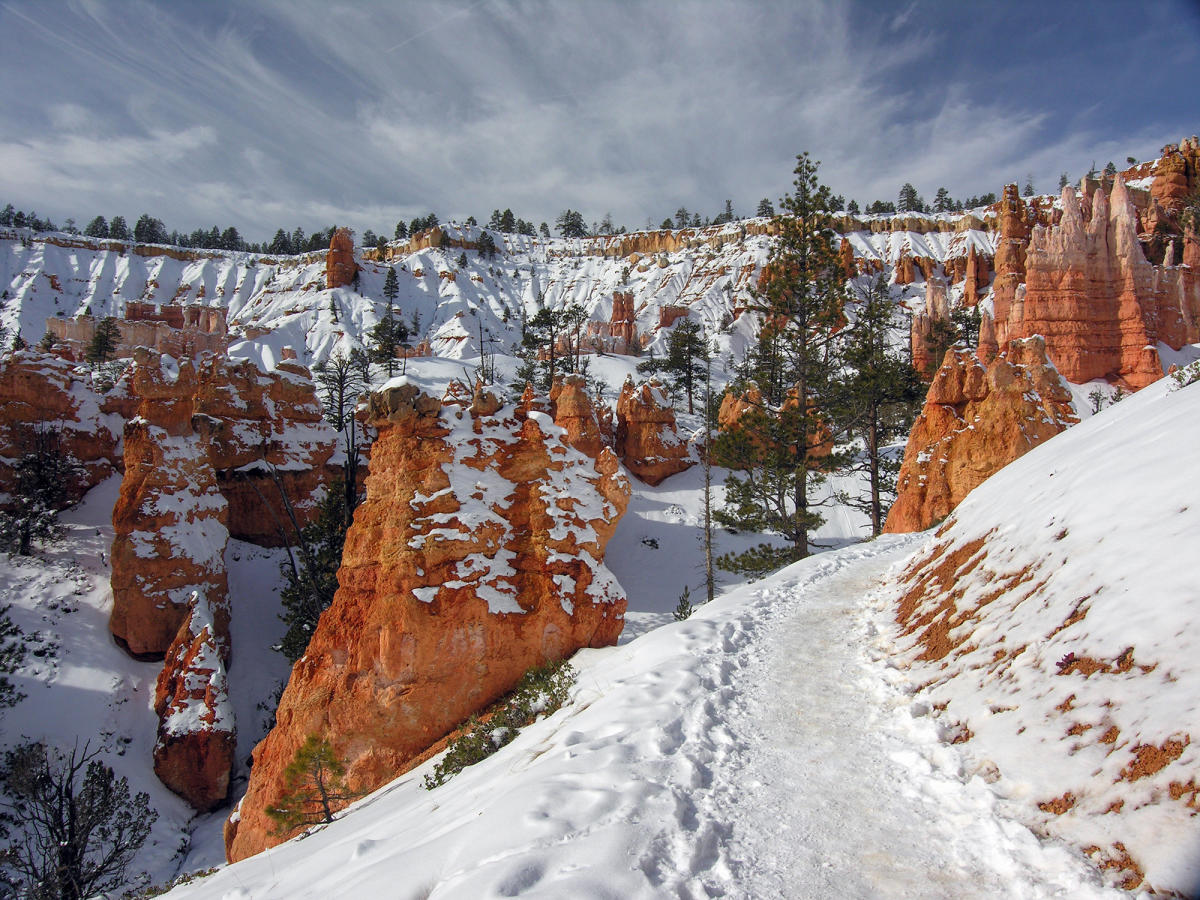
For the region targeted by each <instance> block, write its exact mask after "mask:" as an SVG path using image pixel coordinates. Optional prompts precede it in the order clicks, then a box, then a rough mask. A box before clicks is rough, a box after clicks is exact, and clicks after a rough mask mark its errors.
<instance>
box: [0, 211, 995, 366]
mask: <svg viewBox="0 0 1200 900" xmlns="http://www.w3.org/2000/svg"><path fill="white" fill-rule="evenodd" d="M750 221H751V222H752V223H753V222H754V221H755V220H750ZM758 224H759V225H764V224H765V220H764V221H762V222H758ZM442 228H443V230H444V231H445V232H446V234H447V236H448V237H449V238H450V240H451V241H462V242H470V243H474V242H476V241H478V239H479V237H480V234H481V232H482V229H480V228H478V227H471V226H465V225H457V224H454V223H450V224H447V225H444V226H442ZM493 237H494V239H495V241H496V243H497V245H498V246H500V247H501V248H502V252H501V253H500V254H499V255H497V256H496V257H495V258H493V259H490V260H489V259H485V258H481V257H480V255H479V254H478V253H477V252H475V251H473V250H472V251H466V252H465V256H466V265H465V267H460V266H459V257H460V256H461V255H463V253H464V251H462V250H460V249H459V248H457V247H453V246H448V247H445V248H437V249H433V248H426V249H422V250H418V251H417V252H415V253H411V254H408V255H406V256H402V257H398V258H396V259H393V260H392V261H391V262H389V263H383V262H375V261H372V260H368V259H365V258H361V257H360V259H359V264H360V266H361V272H360V277H359V282H358V286H357V289H352V288H349V287H347V288H338V289H335V290H327V289H326V288H325V254H324V253H320V252H319V253H309V254H303V255H300V256H295V257H269V256H259V255H254V254H246V253H224V252H220V251H208V250H184V249H179V248H170V247H154V246H143V247H138V248H134V247H133V246H132V245H125V244H121V243H119V242H114V241H90V240H88V239H84V238H78V237H73V236H70V235H64V234H46V235H33V234H30V233H29V232H26V231H20V232H18V231H15V230H12V229H7V230H0V287H2V288H3V290H4V292H5V293H6V295H7V296H6V299H5V301H4V304H3V310H2V311H0V324H2V325H4V326H5V327H7V328H9V329H10V331H15V330H17V329H18V328H19V330H20V332H21V335H22V337H23V338H24V339H25V340H26V341H28V342H29V343H35V342H37V341H38V340H39V339H40V338H41V336H42V334H43V333H44V332H45V330H46V324H45V323H46V319H47V318H51V317H54V316H63V317H72V316H76V315H81V314H84V313H89V312H90V313H91V314H92V315H94V316H97V317H101V316H106V315H113V316H117V317H121V316H123V315H124V312H125V309H126V306H127V304H129V303H131V302H135V301H136V302H146V303H157V304H168V303H200V304H204V305H209V306H221V307H224V308H225V309H226V310H227V311H228V322H229V327H230V331H231V334H232V336H233V340H234V344H233V347H232V348H231V352H232V354H233V355H235V356H245V357H249V358H253V359H256V360H258V361H259V362H260V363H262V364H263V365H264V366H266V367H272V366H273V365H274V364H275V363H276V362H277V361H279V360H280V359H282V358H283V350H284V348H285V347H287V348H290V349H292V350H294V351H295V352H296V353H297V354H298V355H299V357H300V359H301V361H302V362H304V363H306V364H311V363H315V362H320V361H322V360H324V359H326V358H327V357H328V356H329V354H330V353H332V352H334V350H335V349H337V348H338V347H342V348H345V349H349V348H351V347H355V346H361V345H362V344H363V343H364V341H365V339H366V336H367V334H368V333H369V331H370V329H371V328H372V327H373V326H374V325H375V324H376V323H377V322H378V321H379V319H380V317H381V316H382V315H383V314H384V310H385V305H386V301H385V298H384V296H383V283H384V278H385V277H386V273H387V269H388V268H389V267H391V268H394V269H395V270H396V273H397V275H398V276H399V285H400V294H399V296H398V298H397V300H396V308H397V310H398V311H399V315H401V316H402V317H403V318H404V319H405V321H407V322H409V323H412V322H413V321H415V322H416V323H417V326H418V327H417V329H416V332H415V334H416V338H415V339H427V340H428V341H429V342H430V345H431V347H432V349H433V352H434V354H435V355H437V356H439V357H443V358H451V359H460V358H466V357H477V356H478V355H479V348H480V341H481V339H482V340H483V341H484V342H486V343H488V345H489V347H491V348H492V349H497V350H500V351H501V352H503V351H507V350H509V349H511V348H512V346H513V345H514V344H515V343H516V342H518V341H519V340H520V336H521V331H520V323H521V320H522V316H523V315H533V314H534V313H535V312H536V311H537V310H538V308H539V303H540V304H541V305H544V306H548V307H551V308H558V307H561V306H563V305H566V304H567V303H577V304H580V305H581V306H583V307H584V309H586V310H587V311H588V313H589V315H590V319H591V321H592V322H593V323H596V324H597V325H599V324H604V323H608V322H609V321H610V319H611V316H612V309H613V293H614V292H615V291H620V292H622V293H630V294H632V295H633V303H634V310H635V312H636V318H637V328H638V332H639V334H641V335H649V336H650V338H651V342H650V344H649V346H648V347H647V349H646V352H647V353H649V352H657V353H659V354H661V353H662V351H663V349H664V346H665V343H664V341H665V332H660V329H659V323H660V314H661V313H662V312H663V310H666V309H668V308H678V307H687V308H688V309H689V310H690V316H691V317H692V318H693V319H695V320H697V321H699V322H701V323H702V324H704V325H705V327H706V328H707V329H708V330H709V332H710V333H713V334H716V335H717V341H718V344H719V347H720V355H721V356H723V357H728V356H729V355H730V354H732V355H733V356H734V357H740V356H741V354H742V352H743V350H744V348H745V346H746V345H747V343H748V342H749V341H750V340H751V338H752V336H753V334H754V322H753V321H752V320H751V318H750V317H749V316H747V315H738V316H736V317H735V315H734V313H735V312H740V310H741V308H742V307H744V306H745V303H746V300H747V299H748V297H749V291H750V289H751V288H752V287H753V286H754V284H755V283H756V282H757V279H758V274H759V272H760V270H761V267H762V265H763V263H764V262H765V261H766V259H767V256H768V254H769V251H770V240H771V239H770V238H769V237H767V236H764V235H756V234H741V232H739V230H738V227H737V226H733V225H731V226H725V227H724V229H722V228H721V227H716V228H712V229H706V230H704V232H703V233H702V234H700V235H698V236H697V237H696V238H694V239H692V240H690V241H689V242H687V245H686V246H683V247H682V248H681V249H678V250H674V251H672V252H665V251H664V252H660V253H655V254H652V255H649V256H644V257H643V258H642V259H640V260H639V261H635V262H633V263H631V261H630V260H629V259H627V258H623V257H620V258H619V257H615V256H612V255H608V256H605V255H604V253H605V252H611V248H610V249H609V250H608V251H606V247H605V246H604V242H603V240H602V239H594V240H589V241H567V240H560V239H551V240H543V239H540V238H529V237H523V236H519V235H504V234H500V233H496V232H493ZM846 240H849V241H850V242H851V244H852V245H853V247H854V251H855V254H856V255H857V256H859V257H860V258H863V259H865V260H867V261H869V262H870V263H873V264H878V265H880V266H882V267H883V268H884V270H885V271H886V272H888V273H889V277H891V274H890V273H891V272H892V270H894V268H895V266H896V264H897V262H898V260H899V259H900V257H901V256H902V255H904V254H907V255H910V256H927V257H930V258H933V259H936V260H939V261H940V260H945V259H948V258H952V257H958V256H965V255H966V253H967V251H968V249H969V248H970V247H971V246H974V247H976V248H977V249H979V250H982V251H984V252H986V253H989V254H990V253H992V252H994V247H993V236H992V234H990V233H988V232H984V231H965V232H961V233H941V232H933V233H930V234H919V233H917V232H907V231H897V232H880V233H872V232H869V231H862V232H855V233H853V234H850V235H847V236H846ZM142 254H148V255H142ZM961 289H962V288H961V285H957V286H955V287H954V288H952V290H951V295H952V299H953V297H954V295H955V291H956V290H957V291H958V292H961ZM897 295H898V296H900V297H902V298H903V299H904V301H905V303H906V305H908V306H909V307H910V308H916V307H917V306H918V305H920V304H921V303H922V301H923V297H924V283H923V282H917V283H915V284H911V285H907V286H904V287H903V288H902V289H901V288H898V289H897ZM539 298H540V299H539Z"/></svg>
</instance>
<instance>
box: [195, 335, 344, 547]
mask: <svg viewBox="0 0 1200 900" xmlns="http://www.w3.org/2000/svg"><path fill="white" fill-rule="evenodd" d="M193 411H194V415H195V416H197V417H203V418H204V419H205V420H207V421H205V422H204V424H203V427H204V429H205V431H206V434H207V437H208V451H209V460H210V462H211V463H212V466H213V469H214V470H215V472H216V479H217V486H218V488H219V490H220V491H221V494H222V496H224V497H225V499H226V501H227V502H228V503H229V533H230V535H231V536H232V537H235V538H237V539H238V540H243V541H249V542H251V543H254V544H258V545H260V546H264V547H279V546H283V543H284V533H285V532H283V531H281V529H282V528H284V527H285V526H284V523H286V522H287V521H288V519H287V515H286V512H285V510H284V508H283V501H282V500H281V498H280V494H279V487H278V486H277V485H276V483H275V480H274V477H273V476H272V474H271V469H272V468H273V469H274V470H275V472H276V474H277V475H278V478H279V482H280V484H281V485H282V487H283V489H284V490H285V491H286V492H287V495H288V497H289V498H291V501H292V506H293V509H294V511H295V512H296V514H297V517H298V518H299V520H300V522H301V523H302V524H303V523H307V522H308V521H309V520H310V519H311V518H312V516H313V514H314V513H315V511H316V503H317V498H318V497H319V495H320V492H321V487H322V485H323V484H324V483H325V482H326V481H327V480H328V478H327V466H328V465H329V461H330V459H331V457H332V456H333V454H334V452H335V451H336V450H337V436H336V434H335V433H334V432H333V429H332V428H331V427H330V426H329V425H328V423H326V422H325V420H324V419H323V418H322V417H321V407H320V405H319V404H318V402H317V396H316V391H315V389H314V386H313V382H312V379H311V378H310V377H309V374H308V370H307V369H306V368H304V367H303V366H301V365H299V364H298V363H294V362H282V363H279V364H278V365H277V366H276V368H275V370H274V371H272V372H270V373H269V374H264V373H263V372H260V371H259V369H258V367H257V366H255V365H254V364H253V363H251V362H249V361H241V362H235V361H232V360H229V359H227V358H224V357H208V358H205V359H204V361H203V362H202V363H201V365H200V372H199V383H198V385H197V390H196V394H195V397H194V401H193ZM197 424H198V425H199V424H200V423H199V422H197Z"/></svg>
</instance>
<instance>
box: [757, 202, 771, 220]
mask: <svg viewBox="0 0 1200 900" xmlns="http://www.w3.org/2000/svg"><path fill="white" fill-rule="evenodd" d="M755 215H757V216H759V217H760V218H761V217H764V216H765V217H769V218H773V217H774V216H775V206H774V205H773V204H772V203H771V201H770V200H768V199H767V198H766V197H763V198H762V199H761V200H759V201H758V210H757V211H756V212H755Z"/></svg>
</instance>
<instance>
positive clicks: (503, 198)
mask: <svg viewBox="0 0 1200 900" xmlns="http://www.w3.org/2000/svg"><path fill="white" fill-rule="evenodd" d="M0 71H2V73H3V77H2V81H0V204H2V203H5V202H11V203H13V204H14V205H15V206H17V207H18V208H22V209H25V210H26V211H29V210H30V209H35V210H36V211H37V212H38V213H40V214H41V215H43V216H46V215H49V216H50V217H51V218H53V219H54V220H55V221H56V222H57V223H59V224H61V223H62V221H63V220H64V219H66V218H67V217H68V216H73V217H74V218H75V219H76V220H78V221H79V222H80V223H81V224H82V223H83V222H86V221H87V220H88V219H90V218H91V217H92V216H94V215H97V214H101V215H104V216H106V217H111V216H113V215H116V214H120V215H124V216H125V217H126V219H128V220H129V221H130V222H132V221H133V220H134V219H136V217H137V216H138V215H140V214H141V213H143V212H149V213H151V214H153V215H155V216H157V217H159V218H161V219H163V221H164V222H165V223H166V225H167V227H168V228H178V229H181V230H187V231H190V230H191V229H193V228H196V227H209V226H211V225H214V224H216V225H219V226H221V227H222V228H223V227H225V226H226V225H230V224H233V225H236V226H237V227H238V228H239V229H240V230H241V231H242V233H243V236H245V237H246V238H248V239H250V240H261V239H269V238H270V236H271V235H272V234H273V233H274V231H275V229H276V228H277V227H280V226H285V227H287V228H289V229H290V228H292V227H295V226H296V225H300V226H302V227H304V228H305V229H306V230H310V231H311V230H313V229H315V228H318V227H323V226H325V225H328V224H331V223H334V222H336V223H338V224H348V225H350V226H351V227H354V228H355V229H357V230H359V231H360V232H361V231H362V230H363V229H366V228H370V229H374V230H376V231H382V230H384V229H386V230H387V231H388V232H390V230H391V228H392V227H393V226H394V224H395V222H396V220H397V219H404V220H406V221H407V220H408V219H410V218H412V217H413V216H416V215H422V214H424V213H426V212H428V211H436V212H437V213H438V215H439V216H440V217H441V218H443V219H447V218H451V217H458V218H465V217H466V216H467V215H471V214H473V215H475V216H476V217H478V218H479V219H481V220H483V219H486V218H487V217H488V216H489V215H490V213H491V210H492V209H494V208H500V209H503V208H505V207H511V208H512V210H513V211H514V212H515V213H516V214H517V215H518V216H521V217H524V218H527V219H530V220H532V221H534V222H541V221H543V220H547V221H550V222H553V219H554V217H555V216H556V215H557V214H558V213H559V212H561V211H562V210H563V209H565V208H568V207H570V208H572V209H578V210H580V211H582V212H583V214H584V216H585V218H586V219H587V220H588V221H595V220H599V219H600V218H601V217H602V216H603V215H604V214H605V213H606V212H611V213H612V215H613V218H614V220H615V221H616V222H617V223H618V224H625V225H627V226H629V227H631V228H636V227H644V226H645V225H646V224H647V222H653V223H658V222H659V221H661V220H662V219H663V218H664V217H665V216H668V215H670V214H671V213H673V212H674V210H675V209H676V208H678V207H679V206H681V205H682V206H686V207H687V208H688V209H690V210H694V211H699V212H700V213H701V214H702V215H714V214H716V213H717V212H719V211H720V210H721V209H722V208H723V205H724V201H725V200H726V199H727V198H728V199H730V200H732V201H733V205H734V210H735V212H738V213H741V214H749V213H751V212H752V211H753V208H754V206H755V205H756V204H757V201H758V200H759V199H760V198H762V197H770V198H771V199H776V198H778V197H779V196H780V194H781V193H783V192H784V191H785V190H787V188H788V186H789V185H790V180H791V169H792V165H793V162H794V158H795V156H796V154H797V153H799V152H801V151H804V150H807V151H809V152H810V153H811V154H812V155H813V156H814V157H815V158H816V159H819V160H821V162H822V166H821V177H822V179H823V180H824V181H826V182H827V183H828V184H830V185H831V186H832V187H833V189H834V190H835V192H838V193H842V194H844V195H846V196H847V197H848V198H855V199H858V200H859V201H860V202H866V201H870V200H872V199H875V198H883V199H893V200H894V199H895V197H896V193H897V191H898V189H899V187H900V185H901V184H902V183H904V182H906V181H911V182H912V183H913V184H915V185H916V187H917V188H918V190H919V191H920V192H921V193H922V194H924V195H925V196H926V198H927V199H931V198H932V195H933V193H934V191H936V189H937V188H938V187H939V186H942V185H944V186H946V187H947V188H949V189H950V192H951V194H952V195H954V196H956V197H957V196H964V197H965V196H968V195H971V194H979V193H983V192H986V191H999V189H1000V187H1001V185H1003V184H1004V183H1005V182H1006V181H1013V180H1018V179H1019V180H1020V181H1022V182H1024V180H1025V178H1026V176H1027V175H1028V174H1032V175H1033V177H1034V181H1035V184H1036V185H1037V186H1038V187H1039V188H1045V189H1049V188H1051V187H1053V186H1055V185H1056V184H1057V181H1058V175H1059V173H1060V172H1063V171H1066V172H1068V173H1069V174H1070V175H1071V176H1072V177H1073V178H1077V177H1078V176H1079V175H1080V174H1081V173H1082V172H1083V171H1085V170H1086V169H1087V168H1088V167H1089V166H1090V165H1091V163H1092V161H1093V160H1094V161H1095V162H1096V164H1097V165H1099V166H1102V165H1103V164H1104V163H1105V162H1107V161H1108V160H1109V159H1112V160H1115V161H1116V162H1118V163H1122V164H1123V163H1124V160H1125V158H1126V157H1127V156H1135V157H1137V158H1139V159H1143V158H1150V157H1153V156H1155V155H1157V151H1158V149H1159V148H1160V147H1161V146H1162V144H1163V143H1166V142H1168V141H1177V140H1179V138H1181V137H1183V136H1184V135H1190V134H1193V133H1196V132H1200V91H1197V90H1196V88H1195V84H1196V83H1197V82H1198V81H1200V0H1163V2H1120V3H1118V2H1102V0H1099V2H1079V3H1075V2H1066V0H1062V2H1060V0H1039V2H1003V3H1001V2H996V3H991V2H982V0H979V2H967V0H958V2H941V0H936V2H935V0H916V2H895V3H889V2H819V0H811V2H810V0H792V2H783V0H779V2H757V3H751V2H740V3H733V2H716V0H676V2H665V0H657V2H612V3H604V2H594V0H593V2H567V0H560V2H532V0H466V2H437V3H435V2H427V3H421V4H415V3H411V4H409V3H337V2H329V0H326V2H310V0H277V2H259V3H247V2H241V3H239V2H219V0H209V2H163V3H147V2H139V0H86V2H83V0H80V2H70V3H67V2H56V0H38V2H32V0H31V2H22V0H0Z"/></svg>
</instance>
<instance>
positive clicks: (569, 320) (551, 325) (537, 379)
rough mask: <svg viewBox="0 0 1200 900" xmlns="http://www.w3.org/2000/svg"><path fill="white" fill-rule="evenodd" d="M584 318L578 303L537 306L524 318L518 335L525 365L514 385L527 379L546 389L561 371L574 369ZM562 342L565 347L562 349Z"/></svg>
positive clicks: (576, 362) (584, 315) (585, 315)
mask: <svg viewBox="0 0 1200 900" xmlns="http://www.w3.org/2000/svg"><path fill="white" fill-rule="evenodd" d="M586 321H587V312H586V311H585V310H584V309H583V307H581V306H579V305H578V304H570V305H568V306H565V307H563V308H561V309H550V308H543V309H539V310H538V311H537V313H536V314H535V315H534V316H532V317H531V318H530V319H529V320H527V321H526V322H525V328H524V332H523V334H522V337H521V355H522V357H523V358H524V360H525V365H524V366H522V368H521V373H520V374H518V376H517V378H518V382H519V384H518V385H516V386H517V387H523V383H520V382H523V381H530V382H531V383H533V385H534V387H536V388H538V389H539V390H542V391H548V390H549V389H550V386H551V385H552V384H553V383H554V376H555V375H557V374H559V372H560V370H564V371H575V370H576V369H577V367H578V365H577V364H578V353H577V352H576V348H577V346H578V336H579V331H580V329H581V328H582V324H583V322H586ZM572 336H574V338H575V341H574V343H573V342H572V340H571V338H572ZM562 344H566V347H565V348H562V347H561V346H560V345H562Z"/></svg>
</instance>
